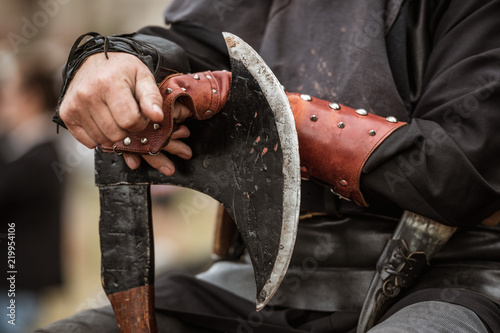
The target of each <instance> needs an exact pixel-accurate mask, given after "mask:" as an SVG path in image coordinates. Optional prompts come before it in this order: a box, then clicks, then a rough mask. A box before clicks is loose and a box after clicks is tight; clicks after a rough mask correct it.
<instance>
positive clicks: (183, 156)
mask: <svg viewBox="0 0 500 333" xmlns="http://www.w3.org/2000/svg"><path fill="white" fill-rule="evenodd" d="M179 157H180V158H183V159H185V160H189V159H190V158H191V155H186V154H179Z"/></svg>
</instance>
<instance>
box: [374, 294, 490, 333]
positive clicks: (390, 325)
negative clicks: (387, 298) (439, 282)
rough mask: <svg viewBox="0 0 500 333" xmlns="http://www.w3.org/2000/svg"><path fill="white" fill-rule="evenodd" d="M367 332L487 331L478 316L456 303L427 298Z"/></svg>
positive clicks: (428, 332)
mask: <svg viewBox="0 0 500 333" xmlns="http://www.w3.org/2000/svg"><path fill="white" fill-rule="evenodd" d="M368 333H488V330H487V329H486V327H485V326H484V324H483V323H482V321H481V319H479V317H478V316H477V315H476V314H475V313H474V312H473V311H471V310H469V309H467V308H465V307H463V306H461V305H456V304H451V303H445V302H439V301H427V302H420V303H415V304H412V305H409V306H407V307H404V308H402V309H401V310H399V311H398V312H396V313H395V314H393V315H392V316H390V317H389V318H387V319H386V320H385V321H383V322H381V323H380V324H378V325H376V326H375V327H373V328H372V329H371V330H369V331H368Z"/></svg>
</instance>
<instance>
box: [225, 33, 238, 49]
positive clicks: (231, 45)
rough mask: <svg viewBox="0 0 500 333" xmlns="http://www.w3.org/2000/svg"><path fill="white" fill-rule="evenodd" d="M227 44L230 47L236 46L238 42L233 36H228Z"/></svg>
mask: <svg viewBox="0 0 500 333" xmlns="http://www.w3.org/2000/svg"><path fill="white" fill-rule="evenodd" d="M226 44H227V46H229V47H235V46H236V44H238V43H237V42H236V41H235V40H234V39H233V37H231V36H228V37H226Z"/></svg>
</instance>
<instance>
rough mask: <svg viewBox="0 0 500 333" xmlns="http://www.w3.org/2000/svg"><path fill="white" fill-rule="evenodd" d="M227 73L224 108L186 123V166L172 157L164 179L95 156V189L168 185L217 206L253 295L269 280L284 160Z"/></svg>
mask: <svg viewBox="0 0 500 333" xmlns="http://www.w3.org/2000/svg"><path fill="white" fill-rule="evenodd" d="M232 72H233V82H232V87H231V95H230V97H229V100H228V102H227V105H226V107H225V108H224V109H223V110H222V111H221V112H220V113H219V114H218V115H217V116H215V117H214V118H213V119H211V120H209V121H203V122H191V123H188V124H187V126H188V127H189V128H190V130H191V133H192V134H191V137H190V138H189V139H187V140H186V142H187V143H188V144H189V145H190V146H191V148H192V149H193V158H192V159H191V160H189V161H185V160H182V159H179V158H175V157H172V156H171V157H172V160H173V161H174V163H175V166H176V174H175V175H174V176H172V177H167V176H164V175H162V174H161V173H159V172H158V171H156V170H155V169H153V168H151V167H149V166H147V165H146V163H142V164H141V167H140V168H139V169H138V170H129V169H128V168H127V167H126V165H125V163H124V161H123V157H121V156H117V155H114V154H108V153H101V152H96V156H95V169H96V183H97V185H99V186H104V185H117V187H122V186H125V187H127V186H128V185H127V184H172V185H177V186H183V187H187V188H191V189H194V190H197V191H200V192H202V193H205V194H207V195H209V196H211V197H213V198H214V199H216V200H218V201H219V202H221V203H222V204H223V205H224V207H225V208H226V209H227V211H228V212H229V213H230V214H231V216H232V217H233V219H234V220H235V221H236V223H237V225H238V229H239V230H240V232H241V234H242V237H243V239H244V241H245V243H246V245H247V248H248V250H249V253H250V255H251V258H252V262H253V265H254V268H255V274H256V284H257V290H258V291H260V290H262V288H263V286H264V285H265V283H266V281H267V280H268V279H269V278H270V274H271V272H272V269H273V265H274V260H275V258H276V257H277V254H278V250H279V246H280V234H281V228H282V223H281V221H282V205H283V192H284V185H283V171H282V166H283V154H282V150H281V142H280V139H279V135H278V133H277V129H276V123H275V119H274V114H273V112H272V110H271V109H270V107H269V104H268V103H267V100H266V98H265V97H264V95H263V94H262V92H261V89H260V87H259V85H258V84H257V82H256V81H255V80H254V79H253V77H252V75H251V74H250V73H248V71H247V70H246V68H245V67H244V66H243V65H241V63H238V62H235V63H234V64H233V68H232ZM141 204H145V203H144V202H143V203H141ZM101 210H102V211H105V212H113V211H114V210H116V205H115V204H114V203H113V202H110V201H105V202H101ZM131 223H132V221H131ZM130 259H132V258H130Z"/></svg>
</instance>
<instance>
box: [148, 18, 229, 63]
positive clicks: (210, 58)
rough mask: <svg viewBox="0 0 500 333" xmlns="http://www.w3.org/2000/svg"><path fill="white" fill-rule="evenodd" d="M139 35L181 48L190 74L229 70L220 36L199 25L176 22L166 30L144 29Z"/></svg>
mask: <svg viewBox="0 0 500 333" xmlns="http://www.w3.org/2000/svg"><path fill="white" fill-rule="evenodd" d="M139 33H141V34H145V35H151V36H157V37H161V38H164V39H167V40H169V41H172V42H174V43H176V44H177V45H179V46H180V47H182V48H183V49H184V50H185V52H186V54H187V56H188V58H189V64H190V66H191V71H192V72H202V71H206V70H223V69H226V70H229V69H230V63H229V54H228V52H227V47H226V43H225V42H224V38H223V37H222V34H219V33H215V32H213V31H211V30H209V29H208V28H205V27H203V26H201V25H199V24H196V23H192V22H187V21H178V22H173V23H168V25H167V28H161V27H155V26H149V27H145V28H143V29H141V30H139Z"/></svg>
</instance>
